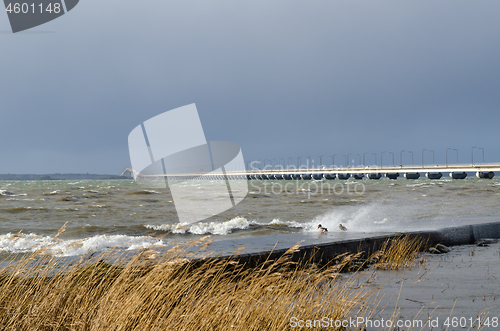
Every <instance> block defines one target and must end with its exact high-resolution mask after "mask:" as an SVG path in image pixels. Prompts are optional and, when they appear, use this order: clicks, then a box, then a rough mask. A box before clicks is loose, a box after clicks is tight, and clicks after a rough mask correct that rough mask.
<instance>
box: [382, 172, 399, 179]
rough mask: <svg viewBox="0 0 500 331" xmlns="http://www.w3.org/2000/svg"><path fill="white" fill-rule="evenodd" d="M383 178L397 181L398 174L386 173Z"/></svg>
mask: <svg viewBox="0 0 500 331" xmlns="http://www.w3.org/2000/svg"><path fill="white" fill-rule="evenodd" d="M385 177H387V178H389V179H398V177H399V172H396V173H386V174H385Z"/></svg>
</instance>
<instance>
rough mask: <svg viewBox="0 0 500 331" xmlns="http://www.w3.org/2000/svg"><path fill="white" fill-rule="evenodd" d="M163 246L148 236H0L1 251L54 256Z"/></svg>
mask: <svg viewBox="0 0 500 331" xmlns="http://www.w3.org/2000/svg"><path fill="white" fill-rule="evenodd" d="M163 245H165V243H164V241H163V240H158V239H155V238H152V237H147V236H135V237H134V236H126V235H98V236H94V237H90V238H85V239H80V240H76V239H73V240H57V239H56V240H54V239H53V237H49V236H40V235H36V234H34V233H30V234H12V233H8V234H5V235H0V251H4V252H11V253H27V252H35V251H37V250H43V251H44V252H45V253H47V254H51V255H54V256H78V255H83V254H85V253H87V252H89V251H91V252H101V251H104V250H106V249H108V248H111V247H116V248H119V249H124V250H133V249H138V248H147V247H151V246H163Z"/></svg>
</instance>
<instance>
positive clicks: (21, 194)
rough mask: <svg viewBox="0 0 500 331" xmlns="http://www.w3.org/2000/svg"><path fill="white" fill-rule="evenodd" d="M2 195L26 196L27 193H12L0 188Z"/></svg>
mask: <svg viewBox="0 0 500 331" xmlns="http://www.w3.org/2000/svg"><path fill="white" fill-rule="evenodd" d="M0 195H3V196H6V197H21V196H26V195H27V194H26V193H19V194H16V193H12V192H9V191H7V190H0Z"/></svg>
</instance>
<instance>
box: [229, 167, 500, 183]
mask: <svg viewBox="0 0 500 331" xmlns="http://www.w3.org/2000/svg"><path fill="white" fill-rule="evenodd" d="M498 171H500V163H482V164H454V165H441V166H440V165H432V166H415V165H411V166H403V165H400V166H385V167H378V166H357V167H330V168H326V167H321V168H319V167H318V168H308V167H305V166H304V167H299V168H298V169H297V168H294V169H290V168H289V169H265V168H264V169H262V170H249V171H246V173H243V172H235V171H228V172H227V173H226V174H227V176H229V177H230V178H231V176H235V177H241V176H243V175H246V177H247V179H250V180H270V179H271V180H281V179H283V180H294V179H295V180H298V179H302V180H310V179H315V180H321V179H323V178H324V179H330V180H332V179H340V180H346V179H349V178H351V177H352V178H353V179H363V178H365V176H366V178H369V179H374V180H377V179H380V178H382V176H385V177H386V178H389V179H397V178H398V177H399V176H402V177H404V178H406V179H418V178H420V177H421V176H422V175H425V176H426V177H427V178H429V179H440V178H441V177H442V176H443V173H444V174H449V176H450V177H451V178H453V179H465V178H466V177H467V173H471V172H472V173H475V174H476V176H477V177H478V178H485V179H491V178H493V177H494V176H495V172H498Z"/></svg>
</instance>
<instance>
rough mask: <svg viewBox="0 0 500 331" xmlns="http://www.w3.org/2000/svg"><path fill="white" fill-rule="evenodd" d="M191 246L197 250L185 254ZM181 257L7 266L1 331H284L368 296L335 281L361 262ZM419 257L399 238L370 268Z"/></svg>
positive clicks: (0, 275)
mask: <svg viewBox="0 0 500 331" xmlns="http://www.w3.org/2000/svg"><path fill="white" fill-rule="evenodd" d="M203 239H205V238H203ZM195 244H196V245H198V244H201V240H200V241H198V242H195V243H190V244H189V245H191V246H192V245H195ZM420 246H421V244H420ZM187 248H188V245H183V246H177V247H175V248H173V249H171V250H169V251H167V252H166V253H165V254H163V255H161V256H155V255H156V254H155V253H153V252H151V251H143V252H140V253H138V254H136V255H134V256H133V257H132V258H131V259H130V258H129V259H127V260H125V259H123V260H121V261H115V262H116V263H113V264H108V263H105V262H103V261H99V262H92V263H88V262H86V261H82V260H80V262H79V263H76V264H74V265H68V264H61V263H60V261H58V260H57V259H51V260H46V261H45V262H44V263H40V260H34V258H35V257H34V256H26V257H25V258H23V259H21V260H20V261H12V262H11V263H9V264H8V265H7V266H5V267H4V268H3V269H2V270H0V329H1V330H286V329H289V328H290V319H291V318H292V317H296V318H297V319H304V320H311V319H313V320H314V319H318V320H319V319H321V318H323V317H324V316H327V317H328V318H331V319H333V320H336V319H345V318H348V317H349V316H365V317H369V316H370V314H371V309H370V308H371V307H369V306H368V305H367V303H368V302H369V300H370V298H371V297H372V296H373V294H374V293H373V292H372V290H370V289H368V288H367V287H360V286H355V281H356V277H357V274H358V273H357V272H354V273H349V274H345V276H344V279H343V281H339V275H340V273H341V272H343V271H353V270H355V269H356V268H357V270H361V269H363V268H366V265H367V264H369V263H371V262H369V260H364V261H361V262H359V261H360V255H359V254H347V255H342V256H340V257H339V258H338V260H337V264H335V265H333V266H324V267H321V266H319V267H318V266H316V265H314V264H312V263H308V262H307V261H304V262H306V263H300V264H297V263H293V262H291V259H290V257H291V255H292V254H293V252H294V250H295V249H296V247H294V248H292V249H290V250H289V251H288V252H287V253H286V254H284V255H283V256H282V257H280V258H279V259H277V260H274V261H270V260H268V261H265V262H263V263H261V264H260V265H258V266H256V267H251V268H250V267H246V266H244V265H241V264H239V263H237V262H235V260H232V259H226V260H218V259H204V260H202V261H200V260H197V261H194V260H190V259H186V256H187V255H188V253H187ZM417 248H419V243H418V240H416V239H410V238H407V237H402V238H398V239H396V240H395V241H391V242H388V243H387V244H386V245H385V246H384V248H383V249H382V250H381V251H380V252H377V253H376V254H375V255H374V256H373V257H372V258H373V261H376V262H377V265H378V266H382V265H383V266H384V268H395V267H396V268H400V267H404V266H408V263H410V262H409V261H414V260H415V254H414V252H415V251H414V250H413V249H417ZM106 258H107V257H106V256H103V260H105V259H106ZM353 261H354V262H355V261H357V262H356V263H353ZM358 272H359V271H358ZM346 277H347V280H346Z"/></svg>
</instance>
